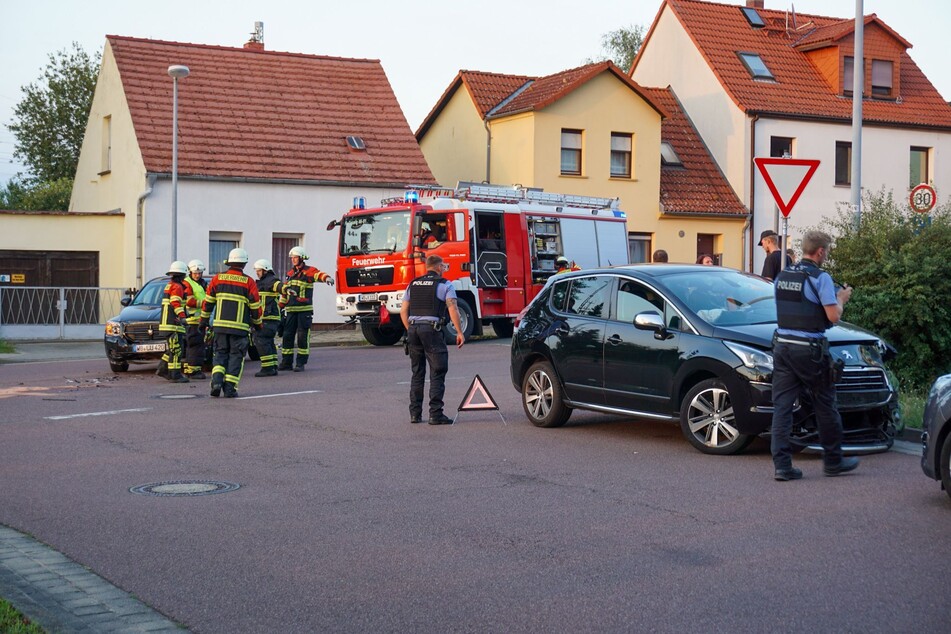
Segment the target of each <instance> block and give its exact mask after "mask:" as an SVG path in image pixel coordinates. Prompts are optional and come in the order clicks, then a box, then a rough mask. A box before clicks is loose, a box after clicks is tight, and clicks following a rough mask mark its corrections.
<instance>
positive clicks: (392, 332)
mask: <svg viewBox="0 0 951 634" xmlns="http://www.w3.org/2000/svg"><path fill="white" fill-rule="evenodd" d="M360 330H361V331H363V338H364V339H366V340H367V341H368V342H369V343H370V344H371V345H374V346H392V345H393V344H394V343H396V342H397V341H399V340H400V339H402V338H403V326H401V325H400V326H394V325H392V324H387V325H386V326H378V325H376V324H370V323H367V322H365V321H361V322H360Z"/></svg>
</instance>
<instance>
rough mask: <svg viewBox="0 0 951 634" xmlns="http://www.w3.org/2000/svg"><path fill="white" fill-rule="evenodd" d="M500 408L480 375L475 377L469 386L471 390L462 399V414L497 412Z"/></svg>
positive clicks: (460, 406)
mask: <svg viewBox="0 0 951 634" xmlns="http://www.w3.org/2000/svg"><path fill="white" fill-rule="evenodd" d="M498 409H499V406H498V405H496V404H495V399H494V398H492V395H491V394H489V390H488V388H487V387H486V386H485V384H483V383H482V378H481V377H479V375H478V374H477V375H475V378H474V379H472V384H471V385H470V386H469V389H468V390H466V395H465V396H464V397H463V398H462V402H461V403H459V410H458V411H460V412H470V411H472V410H488V411H492V410H496V411H498Z"/></svg>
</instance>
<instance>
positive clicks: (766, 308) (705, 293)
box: [664, 270, 776, 326]
mask: <svg viewBox="0 0 951 634" xmlns="http://www.w3.org/2000/svg"><path fill="white" fill-rule="evenodd" d="M664 283H665V284H666V285H667V287H668V288H669V289H670V290H671V291H672V292H673V293H674V295H676V296H677V297H678V298H679V299H680V300H681V301H682V302H683V303H685V304H686V305H687V307H688V308H690V310H692V311H693V312H695V313H697V316H699V317H700V318H701V319H703V320H704V321H706V322H707V323H710V324H713V325H715V326H749V325H752V324H766V323H771V322H775V321H776V301H775V296H774V289H773V285H772V284H771V283H770V282H767V281H766V280H764V279H762V278H759V277H756V276H753V275H747V274H745V273H740V272H738V271H726V270H723V271H716V270H714V271H690V272H689V273H675V274H672V275H668V276H665V277H664Z"/></svg>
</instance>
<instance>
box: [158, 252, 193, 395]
mask: <svg viewBox="0 0 951 634" xmlns="http://www.w3.org/2000/svg"><path fill="white" fill-rule="evenodd" d="M187 274H188V268H187V267H186V266H185V263H184V262H181V261H179V260H175V261H174V262H172V263H171V264H170V265H169V267H168V273H167V275H169V276H171V278H172V279H170V280H169V281H168V283H167V284H166V285H165V291H164V292H163V293H162V318H161V320H160V322H159V332H164V333H165V335H166V337H167V341H168V348H167V351H166V353H165V355H164V356H163V357H162V361H161V363H160V364H159V372H158V374H159V376H164V377H165V378H167V379H168V380H169V381H171V382H172V383H188V377H186V376H183V375H182V350H183V348H184V344H185V325H186V322H185V286H184V284H185V275H187ZM163 369H164V371H165V372H167V374H165V373H163Z"/></svg>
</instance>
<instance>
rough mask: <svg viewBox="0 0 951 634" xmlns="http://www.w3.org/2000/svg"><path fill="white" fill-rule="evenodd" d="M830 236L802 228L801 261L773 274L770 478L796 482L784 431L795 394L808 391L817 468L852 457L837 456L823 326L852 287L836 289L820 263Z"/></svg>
mask: <svg viewBox="0 0 951 634" xmlns="http://www.w3.org/2000/svg"><path fill="white" fill-rule="evenodd" d="M831 244H832V238H831V236H829V234H827V233H823V232H821V231H808V232H806V234H805V236H803V240H802V253H803V258H802V261H801V262H800V263H798V264H795V265H793V266H790V267H788V268H786V269H784V270H783V271H782V272H780V273H779V276H778V277H777V278H776V318H777V319H776V321H777V322H778V326H779V327H778V328H776V334H775V335H773V426H772V432H771V433H772V441H771V448H772V454H773V466H774V468H775V474H774V476H775V479H776V480H798V479H799V478H801V477H802V471H801V470H799V469H797V468H796V467H793V466H792V447H791V445H790V435H791V433H792V425H793V407H794V405H795V403H796V400H797V399H798V398H799V397H800V394H801V393H802V392H803V391H805V390H808V391H810V392H811V393H812V402H813V405H814V407H815V414H816V425H817V427H818V431H819V440H820V442H821V443H822V451H823V456H822V460H823V472H824V473H825V475H827V476H836V475H839V474H841V473H845V472H847V471H852V470H853V469H855V468H856V467H857V466H858V464H859V461H858V458H846V457H843V455H842V417H841V416H840V415H839V411H838V409H837V406H836V393H835V376H834V375H835V365H834V363H833V361H832V356H831V354H830V353H829V341H828V340H827V339H826V337H825V331H826V329H827V328H829V327H830V326H832V325H833V324H835V323H837V322H838V321H839V320H840V319H841V317H842V311H843V309H844V307H845V304H846V303H847V302H848V301H849V298H851V297H852V289H851V288H849V287H848V286H843V287H841V288H839V289H838V290H836V285H835V283H834V282H833V281H832V276H830V275H829V274H828V273H826V272H825V271H823V270H822V269H821V268H820V267H821V266H822V264H823V263H824V262H825V260H826V258H828V257H829V247H830V245H831Z"/></svg>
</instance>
